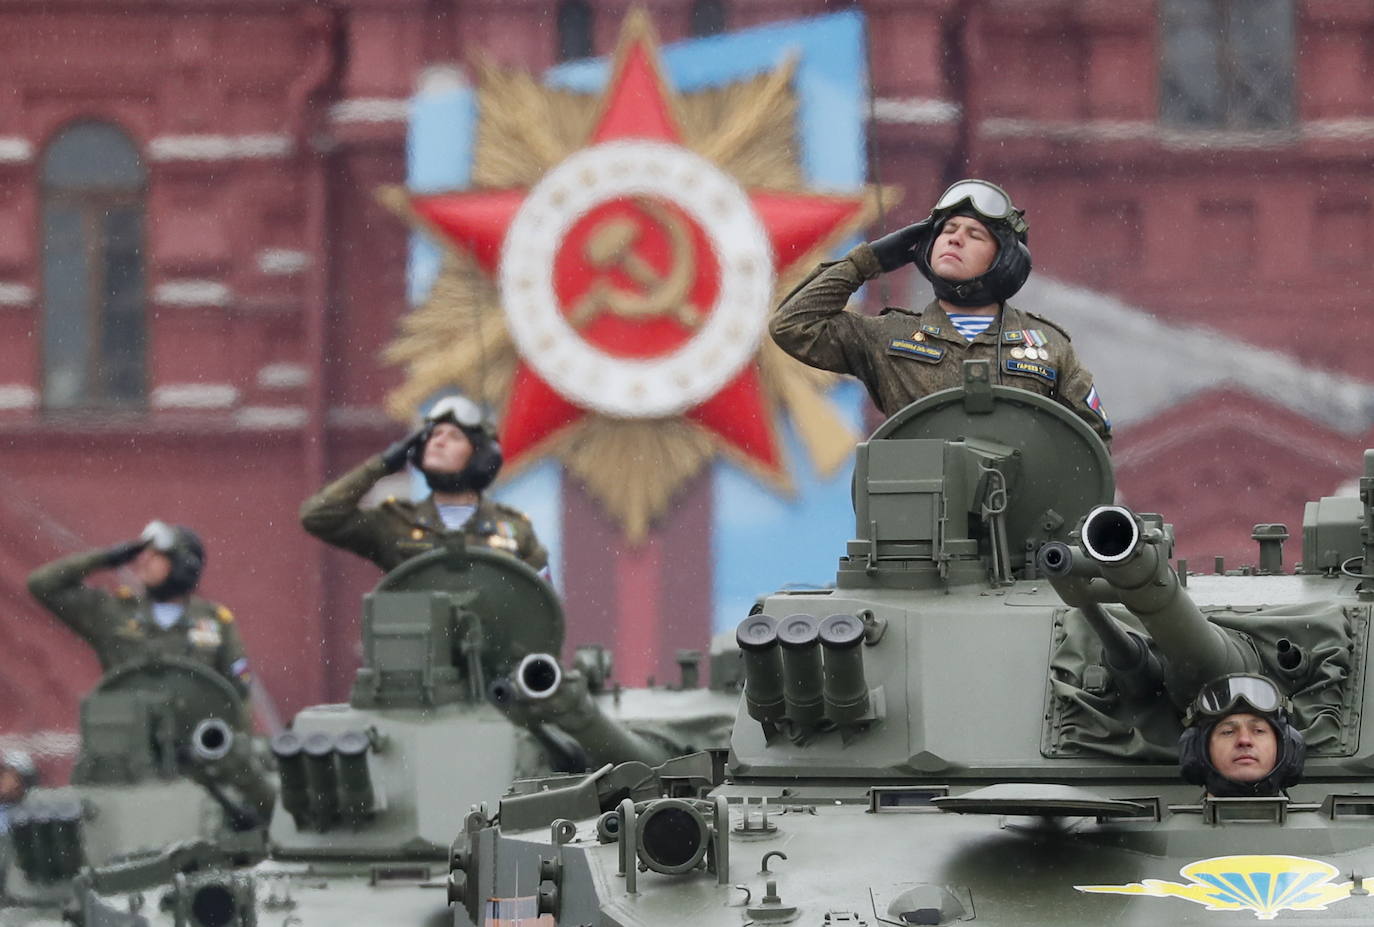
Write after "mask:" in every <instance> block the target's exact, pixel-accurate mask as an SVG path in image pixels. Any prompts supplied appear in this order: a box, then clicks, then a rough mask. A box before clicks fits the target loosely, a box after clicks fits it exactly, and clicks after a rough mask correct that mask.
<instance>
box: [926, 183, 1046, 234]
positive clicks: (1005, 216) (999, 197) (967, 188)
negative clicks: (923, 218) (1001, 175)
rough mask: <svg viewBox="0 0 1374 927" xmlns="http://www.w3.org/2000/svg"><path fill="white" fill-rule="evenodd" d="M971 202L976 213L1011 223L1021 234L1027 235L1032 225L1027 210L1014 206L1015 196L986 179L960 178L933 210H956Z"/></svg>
mask: <svg viewBox="0 0 1374 927" xmlns="http://www.w3.org/2000/svg"><path fill="white" fill-rule="evenodd" d="M964 203H967V204H968V205H970V206H972V207H973V210H974V212H976V213H978V214H979V215H980V216H982V217H984V218H986V219H993V220H1000V221H1002V222H1005V223H1007V225H1009V226H1011V230H1012V231H1013V232H1015V233H1016V234H1018V235H1024V234H1026V230H1027V229H1028V228H1029V226H1028V225H1027V224H1026V220H1025V219H1024V218H1023V217H1024V216H1025V214H1026V211H1025V210H1024V209H1017V208H1016V207H1015V206H1013V205H1012V202H1011V196H1010V195H1009V194H1008V193H1007V191H1006V190H1003V189H1002V188H1001V187H999V186H997V184H995V183H988V182H987V181H986V180H960V181H958V182H957V183H955V184H954V185H953V186H951V187H950V188H949V189H948V190H946V191H945V192H944V193H942V194H940V198H939V199H938V200H936V201H935V208H934V209H932V210H931V212H932V213H936V212H943V211H945V210H950V209H955V208H956V207H958V206H961V205H963V204H964Z"/></svg>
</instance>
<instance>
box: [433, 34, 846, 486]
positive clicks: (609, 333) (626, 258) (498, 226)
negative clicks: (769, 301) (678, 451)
mask: <svg viewBox="0 0 1374 927" xmlns="http://www.w3.org/2000/svg"><path fill="white" fill-rule="evenodd" d="M631 141H635V142H649V143H656V144H658V145H661V146H676V147H678V148H682V147H683V133H682V130H681V127H680V125H679V122H678V119H677V117H676V115H675V98H674V95H673V91H672V89H671V88H669V87H668V86H667V85H666V83H665V80H664V78H663V76H662V74H661V69H660V66H659V61H658V53H657V48H656V46H655V44H654V42H653V39H652V37H651V35H649V34H648V30H647V29H646V30H640V31H639V32H638V34H635V33H631V34H630V35H629V36H628V39H627V41H625V42H624V43H623V44H622V46H621V50H620V53H619V54H618V55H617V58H616V62H615V66H614V68H613V72H612V78H611V80H610V82H609V85H608V87H607V89H606V91H605V94H604V96H603V99H602V101H601V111H600V116H599V118H598V119H597V121H596V123H595V125H594V127H593V128H592V130H591V132H590V134H589V136H588V138H587V141H586V146H587V147H588V148H590V147H592V146H599V145H606V144H607V143H615V142H631ZM585 150H586V149H584V151H585ZM565 163H566V162H565ZM608 170H610V171H611V172H612V173H613V172H614V166H613V165H612V166H611V167H610V168H608ZM743 192H744V193H745V196H746V197H747V204H748V207H749V209H752V212H753V221H755V222H756V227H759V228H761V229H762V230H763V231H764V234H765V235H766V238H767V244H768V253H769V254H770V255H771V262H772V265H773V268H772V269H773V271H774V272H775V273H776V274H777V275H778V276H785V275H787V274H788V273H789V271H792V270H793V269H794V264H796V263H797V262H798V261H801V260H804V259H806V257H807V256H808V255H810V254H813V253H814V250H815V249H816V248H818V247H821V246H823V245H825V244H828V243H829V242H830V241H831V240H832V239H833V238H834V237H836V236H837V235H838V234H841V233H842V232H843V231H844V230H845V229H846V228H852V227H853V225H854V222H855V220H856V217H858V216H859V214H860V213H861V212H862V211H863V209H864V208H865V199H864V198H863V197H862V196H859V195H855V196H835V195H821V194H806V193H794V192H776V191H773V192H770V191H767V190H760V189H750V190H747V191H743ZM530 195H531V191H530V190H527V189H519V190H496V191H491V190H488V191H472V192H458V193H447V194H440V195H432V196H420V195H412V196H411V197H410V203H411V207H412V208H413V209H414V211H415V212H416V213H417V214H418V215H419V216H420V217H422V218H423V219H424V220H425V221H426V222H427V223H428V224H429V226H430V227H431V228H432V229H434V230H436V231H437V232H438V233H439V234H441V235H443V236H444V237H445V238H447V239H448V240H449V241H450V242H451V243H452V244H454V245H456V246H457V247H459V248H462V249H464V250H466V251H468V252H469V253H471V254H472V256H473V257H474V259H475V260H476V261H477V263H478V265H479V266H480V267H481V268H482V269H483V270H484V271H485V272H486V273H488V274H489V275H491V276H492V277H493V278H494V279H503V278H502V262H503V257H504V256H505V252H506V249H507V246H508V235H509V234H510V233H511V229H512V223H514V222H516V220H517V214H519V213H521V210H522V207H524V206H525V205H526V202H527V198H528V197H530ZM557 195H558V194H557V192H555V193H554V194H552V196H554V197H556V196H557ZM695 208H696V207H694V206H693V205H692V204H691V203H683V202H681V201H674V200H672V199H671V198H668V197H663V198H659V197H656V196H654V195H652V194H649V195H645V194H644V193H642V192H640V193H637V194H635V195H625V196H620V197H616V198H612V199H609V200H605V201H599V202H596V203H595V204H594V205H593V206H592V207H591V208H588V209H587V210H585V211H584V212H583V213H581V214H580V215H577V216H575V217H574V218H573V219H572V221H571V222H570V223H566V224H565V226H564V227H562V228H559V229H556V230H554V232H552V233H551V234H552V235H553V236H554V237H558V236H561V238H560V240H558V241H557V242H555V243H554V245H553V246H552V249H553V250H552V252H551V258H552V259H551V261H550V262H547V263H548V264H551V280H552V287H551V291H552V293H554V294H555V295H556V302H557V311H558V312H560V313H561V314H562V316H563V318H564V319H565V320H566V322H567V323H568V324H569V325H570V326H571V327H572V329H573V330H575V332H576V335H577V337H579V338H581V339H583V340H584V341H585V342H586V343H587V344H588V345H590V346H591V348H592V350H594V351H595V352H598V353H599V355H600V356H604V357H605V358H607V359H608V361H616V360H626V359H628V360H653V359H655V358H662V357H664V356H666V355H669V354H672V353H673V352H677V351H680V350H682V349H683V348H684V346H685V345H687V344H688V343H689V342H690V341H691V340H692V339H693V337H694V333H695V332H697V331H698V330H700V329H701V327H702V326H703V325H705V324H707V323H708V322H709V321H710V318H711V316H712V314H713V312H719V311H722V310H721V309H720V308H719V307H718V306H717V307H716V308H713V304H716V303H718V302H720V299H719V298H720V297H721V288H722V286H723V280H724V278H725V274H726V270H727V268H726V267H725V266H724V265H725V264H727V263H728V262H729V261H730V259H731V251H730V249H729V248H722V247H721V244H722V243H721V242H720V241H719V240H715V239H713V238H712V236H711V235H710V234H708V232H707V230H706V229H704V228H703V221H702V218H701V215H702V214H697V213H694V212H693V209H695ZM701 208H702V209H707V208H709V207H705V206H703V207H701ZM761 253H762V252H761ZM684 267H685V268H687V270H690V271H691V274H690V279H684V277H683V272H684V271H683V269H684ZM737 270H738V272H740V273H747V272H748V270H749V268H748V267H744V268H739V269H737ZM506 276H507V277H509V274H507V275H506ZM507 282H509V280H508V279H506V280H504V281H503V292H502V299H503V303H505V305H506V311H507V315H508V320H510V321H516V320H517V317H516V316H513V315H512V313H514V312H518V311H519V308H518V306H519V303H518V300H513V298H512V294H510V293H508V292H506V291H505V289H504V283H507ZM516 285H517V286H520V285H525V284H524V283H523V280H522V279H520V278H518V277H517V283H516ZM770 296H771V294H770ZM770 310H771V306H768V305H760V306H758V307H757V311H758V312H759V313H761V314H762V315H766V314H767V312H768V311H770ZM756 331H757V329H756ZM727 334H728V332H727ZM542 337H543V339H544V341H543V342H542V343H543V344H544V345H547V346H549V347H550V348H553V347H556V344H555V342H556V341H557V340H558V339H554V338H553V337H552V336H549V335H544V336H542ZM762 337H763V338H766V337H767V334H766V332H764V333H763V334H762ZM726 341H727V343H728V337H727V338H726ZM532 350H533V351H534V352H539V351H541V350H542V348H541V347H539V346H538V345H536V346H535V347H534V348H533V349H532ZM753 350H754V354H753V355H751V359H750V360H749V361H748V362H747V363H743V364H742V365H741V366H739V368H738V369H735V370H733V371H731V372H730V373H729V375H728V377H725V378H723V379H722V380H721V382H720V383H719V384H716V383H712V384H711V386H710V392H709V394H708V395H701V396H697V397H695V398H694V399H693V401H691V402H690V403H687V404H686V405H685V406H684V407H683V408H681V409H678V410H675V411H674V412H673V413H671V414H677V415H681V416H682V417H684V418H686V419H687V420H688V421H691V422H693V423H695V424H697V425H699V426H700V427H702V428H704V429H705V430H706V431H707V432H709V433H710V434H711V435H713V436H714V437H715V438H716V439H718V442H719V444H720V446H723V447H725V448H727V449H728V450H730V451H731V452H733V454H734V455H735V456H740V457H742V458H743V459H744V460H745V461H746V462H748V463H750V464H751V465H752V466H753V467H754V468H756V469H759V470H762V471H763V472H764V473H766V474H768V475H770V476H772V477H774V478H775V479H777V480H779V481H782V480H783V479H785V475H784V474H785V470H784V467H783V459H782V451H781V448H780V446H779V440H778V435H777V431H776V429H775V427H774V424H773V415H772V409H771V405H772V403H771V401H770V398H769V395H768V392H767V391H766V390H765V388H764V384H763V382H762V380H761V378H760V375H759V368H758V363H757V360H756V357H757V349H756V348H755V349H753ZM709 359H710V358H709V356H708V357H707V358H706V360H707V361H709ZM537 367H538V364H537V363H532V362H531V349H530V348H529V345H528V344H526V345H524V346H522V349H521V360H520V362H519V365H518V368H517V370H516V373H515V378H514V381H513V385H512V388H511V392H510V396H509V400H508V403H507V406H506V408H505V411H504V415H503V426H502V438H501V440H502V447H503V449H504V451H505V453H506V457H507V460H508V461H511V462H515V461H519V460H520V459H521V458H524V457H528V456H530V455H537V454H538V453H539V452H540V451H541V449H542V448H545V447H547V446H548V444H549V442H550V441H551V440H553V439H554V438H556V437H557V436H559V435H561V434H562V433H564V432H565V431H566V430H567V429H569V428H571V427H573V426H575V425H576V424H577V423H578V422H579V421H581V420H582V419H583V418H584V417H585V416H587V415H589V414H592V413H595V412H600V413H601V414H607V413H606V412H605V411H604V410H603V409H597V408H594V407H590V406H589V404H588V403H586V402H585V401H582V400H580V399H579V398H578V397H577V396H575V395H569V391H568V390H560V389H559V388H557V387H556V385H555V384H553V383H551V382H550V379H555V378H552V377H550V376H546V375H541V373H540V371H539V370H538V369H536V368H537ZM586 376H587V377H592V378H594V377H595V376H596V371H588V372H587V373H586ZM677 376H678V377H679V379H682V380H683V381H684V382H686V381H687V380H690V379H691V376H692V371H679V373H678V374H677ZM632 388H639V387H638V386H633V387H632ZM647 417H655V416H653V415H649V416H647ZM657 417H665V416H664V415H658V416H657Z"/></svg>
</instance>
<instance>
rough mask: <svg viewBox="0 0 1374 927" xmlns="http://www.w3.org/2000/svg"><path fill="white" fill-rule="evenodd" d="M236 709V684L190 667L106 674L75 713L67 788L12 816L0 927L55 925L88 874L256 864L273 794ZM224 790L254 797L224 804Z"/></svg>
mask: <svg viewBox="0 0 1374 927" xmlns="http://www.w3.org/2000/svg"><path fill="white" fill-rule="evenodd" d="M243 711H244V705H243V703H242V700H241V699H240V698H239V695H238V693H237V692H236V691H235V690H234V688H233V686H231V685H230V684H229V683H228V682H226V681H225V680H224V678H223V677H221V676H220V675H219V674H218V673H216V672H215V671H214V670H212V669H210V668H209V667H207V666H206V665H204V664H203V663H200V662H197V661H194V660H188V659H180V658H176V657H161V658H157V659H150V660H147V661H140V662H134V663H129V664H125V665H124V666H121V667H118V668H116V669H114V670H111V671H110V672H108V673H106V674H105V676H104V677H103V678H102V679H101V680H100V683H99V684H98V685H97V686H96V688H95V689H94V690H93V691H92V692H91V693H90V694H89V695H87V696H86V698H85V699H83V700H82V703H81V750H80V753H79V755H78V758H77V763H76V767H75V769H74V770H73V772H72V785H71V786H69V787H65V788H37V789H33V790H31V791H29V792H28V793H27V794H26V795H25V796H24V800H23V801H22V802H21V803H20V804H18V805H16V806H14V807H13V808H11V809H10V811H9V815H8V816H9V834H8V840H9V844H10V852H9V853H8V854H7V855H6V858H5V866H4V870H3V871H2V872H0V900H3V901H4V904H3V906H0V925H3V927H16V925H29V924H33V925H38V924H55V923H60V922H61V914H62V911H63V909H64V908H65V907H67V906H69V905H70V903H71V902H72V901H73V900H74V898H75V896H76V895H77V894H78V893H79V892H80V891H81V890H82V889H81V885H82V882H81V878H80V876H81V873H82V871H83V870H84V869H85V868H86V867H88V866H96V867H107V868H110V869H112V870H122V869H126V868H128V867H130V866H134V867H135V868H136V867H137V865H138V864H137V863H134V862H133V861H134V860H139V859H152V858H159V857H162V856H163V854H164V851H167V852H168V856H169V858H172V859H174V865H175V866H176V867H177V868H190V867H198V866H205V865H221V866H227V865H245V864H248V863H252V862H255V861H256V860H260V859H262V858H263V857H264V856H265V855H266V825H267V821H266V814H265V811H266V809H267V807H270V798H271V790H270V785H269V784H268V783H267V782H266V781H265V779H264V777H263V775H262V771H261V770H260V768H259V767H258V764H256V763H255V760H254V757H253V756H252V744H251V743H249V742H248V741H247V739H245V738H243V737H240V736H237V735H236V734H235V729H236V728H239V729H241V726H240V725H239V724H238V722H239V719H240V717H241V715H242V713H243ZM226 781H233V782H236V783H240V784H243V783H250V784H251V785H253V786H256V788H249V789H248V792H249V793H250V794H247V795H245V794H242V793H234V794H231V793H230V792H229V791H227V790H226V789H225V788H224V787H223V783H225V782H226ZM255 800H256V803H257V805H260V806H261V807H257V806H255Z"/></svg>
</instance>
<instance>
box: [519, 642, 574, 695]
mask: <svg viewBox="0 0 1374 927" xmlns="http://www.w3.org/2000/svg"><path fill="white" fill-rule="evenodd" d="M512 680H513V682H514V684H515V690H516V693H517V694H518V695H519V696H520V697H521V698H524V699H544V698H549V697H550V696H552V695H553V694H554V693H555V692H557V691H558V686H559V685H560V684H561V683H562V682H563V669H562V667H560V666H559V665H558V661H557V660H556V659H554V658H553V657H552V656H550V655H549V654H547V653H529V654H526V655H525V658H524V659H523V660H521V661H520V664H519V665H518V666H517V667H516V668H515V675H514V676H513V677H512Z"/></svg>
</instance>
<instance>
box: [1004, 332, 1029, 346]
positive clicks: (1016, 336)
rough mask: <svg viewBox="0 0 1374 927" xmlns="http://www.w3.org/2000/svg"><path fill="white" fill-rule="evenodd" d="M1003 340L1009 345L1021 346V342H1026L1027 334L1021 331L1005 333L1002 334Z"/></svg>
mask: <svg viewBox="0 0 1374 927" xmlns="http://www.w3.org/2000/svg"><path fill="white" fill-rule="evenodd" d="M1002 340H1003V341H1005V342H1006V343H1007V344H1020V343H1021V342H1023V341H1025V340H1026V334H1025V332H1022V331H1020V330H1019V329H1017V330H1014V331H1004V332H1002Z"/></svg>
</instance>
